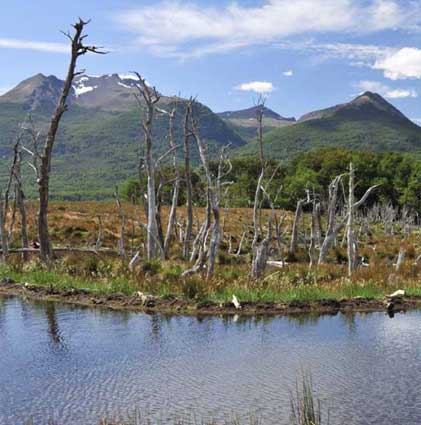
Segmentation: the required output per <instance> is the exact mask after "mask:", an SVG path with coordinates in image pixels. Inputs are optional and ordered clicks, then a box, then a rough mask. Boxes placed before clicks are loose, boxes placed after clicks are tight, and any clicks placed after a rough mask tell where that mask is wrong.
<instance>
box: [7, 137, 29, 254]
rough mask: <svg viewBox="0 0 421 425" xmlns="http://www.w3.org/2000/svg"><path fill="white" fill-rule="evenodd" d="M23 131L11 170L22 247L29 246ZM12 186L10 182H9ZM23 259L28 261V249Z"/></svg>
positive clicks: (18, 139) (17, 142) (16, 147)
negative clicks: (24, 187) (14, 185)
mask: <svg viewBox="0 0 421 425" xmlns="http://www.w3.org/2000/svg"><path fill="white" fill-rule="evenodd" d="M22 136H23V133H21V135H20V136H18V138H17V139H16V143H15V146H14V148H13V153H14V155H13V163H12V167H11V170H10V176H11V179H10V181H11V180H12V179H14V180H15V183H16V188H15V201H16V206H17V208H18V209H19V213H20V218H21V245H22V248H23V249H25V248H28V247H29V242H28V219H27V214H26V207H25V195H24V192H23V184H22V173H21V164H22V146H21V140H22ZM9 186H10V183H9ZM22 259H23V261H28V259H29V255H28V253H27V252H26V251H24V252H23V253H22Z"/></svg>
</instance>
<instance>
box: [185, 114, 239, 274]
mask: <svg viewBox="0 0 421 425" xmlns="http://www.w3.org/2000/svg"><path fill="white" fill-rule="evenodd" d="M191 124H192V125H191V127H192V135H193V137H194V139H195V141H196V144H197V148H198V150H199V156H200V161H201V163H202V166H203V169H204V171H205V178H206V184H207V194H208V196H207V198H208V203H209V207H210V210H211V212H212V217H213V223H212V229H211V236H210V243H209V251H208V254H207V257H208V262H207V272H206V278H207V279H209V278H211V277H212V276H213V274H214V270H215V262H216V257H217V254H218V248H219V244H220V242H221V225H220V211H219V210H220V201H221V189H222V184H223V183H222V180H223V178H224V177H225V176H226V175H227V174H229V173H230V171H231V169H232V166H231V163H230V162H229V161H228V163H229V168H228V170H227V171H224V169H223V164H224V163H226V162H227V158H226V149H225V148H223V149H222V150H221V156H220V160H219V166H218V174H217V176H216V181H215V182H214V181H213V180H214V179H213V178H212V175H211V171H210V168H209V163H208V158H207V155H206V149H205V145H204V143H203V141H202V139H201V137H200V134H199V129H198V125H197V121H196V120H195V119H194V118H193V117H192V119H191ZM208 221H209V219H208V218H207V219H206V222H207V223H208ZM206 227H207V228H208V226H205V229H206Z"/></svg>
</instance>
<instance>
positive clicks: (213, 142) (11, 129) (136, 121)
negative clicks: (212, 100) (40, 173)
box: [0, 102, 245, 200]
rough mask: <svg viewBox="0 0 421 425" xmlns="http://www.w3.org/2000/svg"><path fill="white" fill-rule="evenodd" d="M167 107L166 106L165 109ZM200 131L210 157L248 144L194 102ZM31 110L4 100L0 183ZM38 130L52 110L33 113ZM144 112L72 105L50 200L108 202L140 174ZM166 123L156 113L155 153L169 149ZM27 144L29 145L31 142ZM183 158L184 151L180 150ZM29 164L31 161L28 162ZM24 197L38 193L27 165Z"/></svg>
mask: <svg viewBox="0 0 421 425" xmlns="http://www.w3.org/2000/svg"><path fill="white" fill-rule="evenodd" d="M161 107H164V108H165V107H168V105H161ZM183 108H184V103H182V102H181V103H180V106H179V113H178V114H177V119H176V128H175V132H176V137H177V140H178V143H180V140H181V137H182V129H181V125H182V116H183ZM196 109H197V110H196V114H197V117H198V118H199V119H200V129H201V134H202V137H203V139H204V141H205V142H206V143H207V145H208V149H209V154H210V155H213V156H214V157H215V156H216V155H217V152H218V151H219V148H220V147H221V146H222V145H225V144H227V143H231V144H232V145H233V146H239V145H241V144H244V143H245V142H244V140H243V139H242V138H241V137H240V136H239V135H238V134H237V133H236V132H235V131H234V130H233V129H231V128H230V127H229V126H228V125H227V124H226V123H225V122H224V121H223V120H222V119H221V118H219V117H218V116H217V115H215V114H213V113H212V112H211V111H210V109H209V108H207V107H205V106H203V105H201V104H199V103H196ZM27 114H28V111H27V110H25V108H24V106H23V105H21V104H16V103H4V102H0V129H1V132H0V158H1V159H0V170H1V171H0V182H2V183H4V182H5V181H6V179H7V177H8V175H9V164H10V158H11V154H12V147H13V144H14V137H15V136H16V134H17V132H18V131H19V126H20V124H21V123H22V122H23V121H24V120H25V118H26V117H27ZM31 115H32V118H33V121H34V123H35V125H36V127H37V128H40V129H45V126H46V123H47V120H48V118H49V117H50V112H49V111H42V110H41V111H35V112H31ZM141 119H142V118H141V114H140V113H139V111H138V110H137V108H136V107H135V106H134V107H133V108H131V109H129V110H123V111H109V110H101V109H88V108H84V107H81V106H78V105H72V107H71V108H70V109H69V111H68V112H66V114H65V115H64V117H63V121H62V125H61V126H60V131H59V134H58V137H57V141H56V145H55V147H54V155H53V171H52V178H51V195H52V199H63V200H81V199H92V200H101V199H110V198H112V195H113V192H114V188H115V185H116V184H120V183H121V182H122V181H124V180H125V179H126V178H128V177H130V176H137V175H138V168H139V157H140V151H141V146H142V143H141V141H142V137H143V136H142V130H141ZM167 132H168V119H167V117H165V116H163V115H162V114H157V115H156V118H155V122H154V137H155V139H156V143H154V147H155V148H156V154H157V155H158V156H159V155H162V154H163V153H165V152H166V151H167V150H168V148H169V145H168V141H167ZM25 144H26V145H27V146H28V147H30V142H29V141H26V142H25ZM179 151H180V152H179V155H180V157H181V150H180V149H179ZM191 155H192V161H193V162H195V163H197V162H198V160H197V158H198V153H197V149H196V147H195V145H194V144H193V143H192V152H191ZM28 160H29V158H28ZM23 172H24V173H25V176H24V181H25V187H26V193H27V194H28V195H30V196H34V195H35V188H36V184H35V176H34V172H33V170H32V169H30V168H29V167H26V166H25V167H24V169H23Z"/></svg>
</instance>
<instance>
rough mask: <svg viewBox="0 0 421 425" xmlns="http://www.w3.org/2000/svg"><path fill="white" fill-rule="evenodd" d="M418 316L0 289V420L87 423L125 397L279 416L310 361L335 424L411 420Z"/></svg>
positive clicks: (161, 409)
mask: <svg viewBox="0 0 421 425" xmlns="http://www.w3.org/2000/svg"><path fill="white" fill-rule="evenodd" d="M420 321H421V314H420V313H419V312H411V313H408V314H407V315H399V316H397V317H396V318H395V319H393V320H390V319H389V318H388V317H387V316H386V315H385V314H383V313H379V314H371V315H363V314H357V315H340V314H339V315H337V316H333V317H330V316H321V317H320V316H302V315H300V316H293V317H288V318H279V317H263V316H262V317H244V316H226V317H220V318H215V317H202V318H195V317H182V316H164V315H159V314H155V315H151V316H147V315H142V314H132V313H127V312H121V313H116V312H111V311H105V310H89V309H82V308H77V307H68V306H61V305H58V304H50V303H26V302H22V301H20V300H18V299H13V298H10V299H1V298H0V347H1V356H0V386H1V390H0V407H1V408H0V424H1V425H6V424H14V423H19V422H20V423H22V422H23V420H24V419H27V418H28V417H31V416H32V417H34V423H44V422H45V421H46V419H48V418H52V419H55V420H56V421H57V423H59V424H64V425H67V424H72V425H74V424H76V425H79V424H83V425H86V424H88V425H89V424H96V423H97V418H98V416H101V415H119V414H123V415H124V414H126V413H127V412H130V411H132V410H133V407H134V406H138V407H139V408H140V409H141V411H142V412H147V413H151V414H155V415H156V416H157V417H158V416H162V415H164V419H165V418H166V417H167V416H177V415H178V416H180V415H181V416H182V415H184V414H185V413H186V412H194V413H195V414H196V416H197V417H202V416H206V417H215V418H217V419H226V418H227V417H233V416H234V415H239V416H240V417H246V416H247V415H248V414H249V413H253V412H255V413H257V414H258V416H259V417H261V418H262V420H263V421H264V423H269V424H271V423H276V424H281V425H282V424H288V412H289V394H290V390H293V389H294V386H295V382H296V378H297V375H299V373H300V371H301V370H311V371H312V374H313V378H314V382H315V386H316V388H317V391H318V396H319V397H320V398H321V399H322V400H324V401H325V402H326V403H327V404H328V406H329V407H330V408H331V410H332V421H331V422H332V424H333V425H334V424H336V423H338V424H339V423H350V424H352V425H362V424H364V425H365V424H378V423H402V424H405V425H407V424H414V425H415V424H419V423H420V422H421V421H420V418H421V397H420V395H419V394H421V374H419V373H418V366H419V364H420V361H421V333H420V332H419V327H420ZM386 389H387V390H386ZM360 412H364V415H363V417H360V416H361V415H359V414H360ZM166 415H167V416H166ZM350 418H351V419H350ZM381 421H383V422H381Z"/></svg>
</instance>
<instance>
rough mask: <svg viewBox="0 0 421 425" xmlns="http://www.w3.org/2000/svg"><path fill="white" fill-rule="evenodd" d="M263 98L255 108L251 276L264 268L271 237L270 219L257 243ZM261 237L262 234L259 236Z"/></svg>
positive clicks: (262, 189) (256, 275)
mask: <svg viewBox="0 0 421 425" xmlns="http://www.w3.org/2000/svg"><path fill="white" fill-rule="evenodd" d="M264 105H265V102H264V99H263V98H259V102H258V105H257V107H256V109H257V127H258V128H257V136H258V142H259V152H260V165H261V171H260V175H259V179H258V181H257V187H256V192H255V194H254V205H253V241H252V245H251V248H252V252H253V260H252V267H251V275H252V277H253V278H257V277H259V276H260V275H261V274H262V273H263V272H264V270H265V269H266V263H267V257H268V250H269V244H270V240H271V238H272V222H271V219H270V220H269V222H268V232H267V236H266V237H265V238H264V239H263V240H262V241H261V242H260V243H259V238H260V232H259V223H258V219H259V212H260V209H261V196H262V195H261V194H262V193H265V191H264V188H263V178H264V174H265V164H264V156H263V112H264ZM261 237H262V238H263V235H262V236H261Z"/></svg>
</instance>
